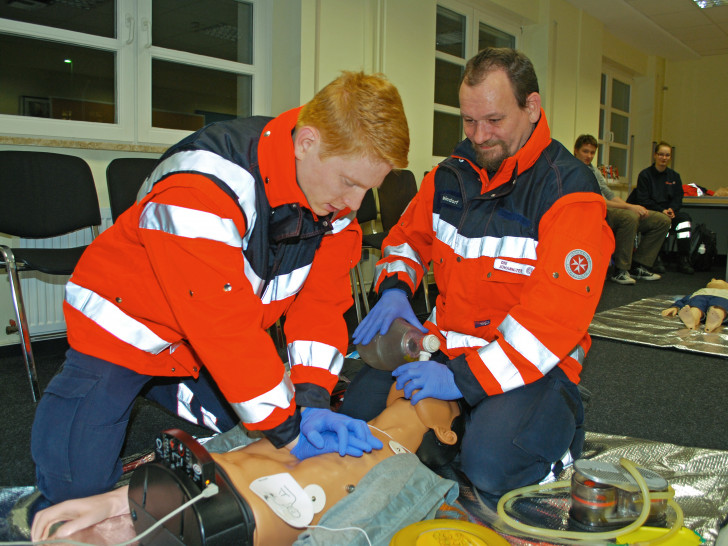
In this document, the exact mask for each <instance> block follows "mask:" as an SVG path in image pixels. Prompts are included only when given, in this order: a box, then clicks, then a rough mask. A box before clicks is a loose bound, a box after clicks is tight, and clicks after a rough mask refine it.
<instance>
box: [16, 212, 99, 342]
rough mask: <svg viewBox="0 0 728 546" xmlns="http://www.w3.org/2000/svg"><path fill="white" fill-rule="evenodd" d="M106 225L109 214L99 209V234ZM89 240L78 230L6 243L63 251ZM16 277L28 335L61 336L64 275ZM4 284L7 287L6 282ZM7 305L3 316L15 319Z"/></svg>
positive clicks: (88, 233) (88, 235)
mask: <svg viewBox="0 0 728 546" xmlns="http://www.w3.org/2000/svg"><path fill="white" fill-rule="evenodd" d="M110 225H111V211H110V210H109V209H101V227H100V228H99V231H103V230H104V229H106V228H107V227H109V226H110ZM91 241H92V235H91V230H90V229H82V230H79V231H77V232H74V233H69V234H67V235H62V236H60V237H52V238H50V239H22V238H19V239H14V240H13V241H12V243H9V244H11V245H13V246H19V247H27V248H67V247H71V246H81V245H87V244H89V243H91ZM5 244H8V243H5ZM19 276H20V287H21V290H22V293H23V302H24V303H25V313H26V315H27V318H28V328H29V330H30V335H31V336H33V337H37V336H48V337H53V336H55V335H63V334H65V332H66V322H65V320H64V319H63V297H64V290H65V286H66V281H68V276H61V275H48V274H46V273H40V272H38V271H28V272H25V273H23V272H21V273H19ZM4 284H5V285H7V281H6V282H5V283H4ZM8 291H9V288H8ZM8 301H10V300H8ZM10 305H11V307H10V309H8V310H7V312H6V313H4V315H7V316H11V317H13V320H15V318H14V317H15V313H14V311H13V309H12V303H10ZM5 326H7V325H5Z"/></svg>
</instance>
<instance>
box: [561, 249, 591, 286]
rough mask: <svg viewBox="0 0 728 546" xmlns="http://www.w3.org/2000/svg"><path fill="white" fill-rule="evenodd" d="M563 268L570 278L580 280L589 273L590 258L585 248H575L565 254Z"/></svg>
mask: <svg viewBox="0 0 728 546" xmlns="http://www.w3.org/2000/svg"><path fill="white" fill-rule="evenodd" d="M564 269H566V272H567V273H568V274H569V276H570V277H571V278H572V279H575V280H577V281H581V280H583V279H586V278H587V277H589V275H591V272H592V259H591V256H589V253H588V252H587V251H585V250H581V249H579V248H576V249H574V250H572V251H571V252H569V253H568V254H567V255H566V259H565V260H564Z"/></svg>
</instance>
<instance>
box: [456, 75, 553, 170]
mask: <svg viewBox="0 0 728 546" xmlns="http://www.w3.org/2000/svg"><path fill="white" fill-rule="evenodd" d="M460 114H461V115H462V118H463V127H464V129H465V136H467V137H468V140H470V142H471V144H472V145H473V150H474V151H475V156H476V158H477V160H478V164H479V165H480V166H481V167H483V168H485V169H486V170H488V171H491V172H492V171H496V170H498V167H500V165H501V163H503V161H504V160H505V159H507V158H508V157H510V156H512V155H514V154H515V153H516V152H517V151H518V150H520V149H521V148H522V147H523V145H524V144H525V143H526V141H527V140H528V138H529V137H530V136H531V133H532V132H533V127H534V124H535V123H536V122H537V121H538V119H539V116H540V115H541V97H540V95H539V94H538V93H531V94H530V95H529V96H528V98H527V99H526V106H525V108H520V107H519V106H518V102H517V101H516V96H515V95H514V94H513V88H512V87H511V82H510V80H509V79H508V76H507V75H506V73H505V72H504V71H503V70H494V71H492V72H490V73H489V74H488V75H487V76H486V77H485V78H484V79H483V81H481V82H480V83H479V84H477V85H475V86H472V87H471V86H469V85H467V84H465V83H463V84H462V85H460Z"/></svg>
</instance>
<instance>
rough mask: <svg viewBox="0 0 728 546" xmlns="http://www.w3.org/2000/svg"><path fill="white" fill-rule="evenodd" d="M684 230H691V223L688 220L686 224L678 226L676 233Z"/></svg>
mask: <svg viewBox="0 0 728 546" xmlns="http://www.w3.org/2000/svg"><path fill="white" fill-rule="evenodd" d="M683 229H690V222H688V221H687V220H686V221H685V222H680V223H679V224H678V225H677V226H675V231H682V230H683Z"/></svg>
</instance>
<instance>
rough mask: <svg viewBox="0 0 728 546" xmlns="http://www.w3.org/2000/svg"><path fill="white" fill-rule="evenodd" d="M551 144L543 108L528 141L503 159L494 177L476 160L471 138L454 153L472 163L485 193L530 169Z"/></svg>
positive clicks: (462, 143)
mask: <svg viewBox="0 0 728 546" xmlns="http://www.w3.org/2000/svg"><path fill="white" fill-rule="evenodd" d="M549 144H551V131H550V129H549V125H548V122H547V121H546V113H545V112H544V111H543V108H542V109H541V117H540V118H539V120H538V122H537V123H536V127H534V129H533V133H531V136H530V137H529V138H528V140H527V141H526V144H524V145H523V147H522V148H521V149H520V150H518V151H517V152H516V153H515V154H514V155H512V156H510V157H508V158H507V159H506V160H505V161H503V163H502V164H501V166H500V168H499V169H498V171H496V173H495V174H494V175H493V177H492V178H490V177H489V176H488V172H487V171H486V170H485V169H483V168H481V167H480V165H478V164H477V163H476V162H475V154H474V152H473V147H472V145H471V143H470V141H469V140H464V141H463V142H461V143H460V144H459V145H458V147H457V149H456V150H455V154H453V155H454V156H455V157H457V158H458V159H464V160H465V161H467V162H468V163H470V165H471V166H472V167H473V169H474V170H475V172H477V173H478V174H479V175H480V181H481V184H482V187H481V190H480V192H481V194H483V193H485V192H486V191H492V190H493V189H495V188H497V187H499V186H501V185H503V184H505V183H507V182H511V181H513V180H514V179H515V178H516V177H517V176H518V175H520V174H521V173H522V172H524V171H527V170H528V169H530V168H531V167H532V166H533V164H534V163H536V160H537V159H538V158H539V157H540V156H541V153H542V152H543V151H544V150H545V149H546V147H547V146H548V145H549Z"/></svg>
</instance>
